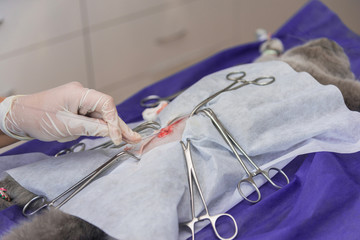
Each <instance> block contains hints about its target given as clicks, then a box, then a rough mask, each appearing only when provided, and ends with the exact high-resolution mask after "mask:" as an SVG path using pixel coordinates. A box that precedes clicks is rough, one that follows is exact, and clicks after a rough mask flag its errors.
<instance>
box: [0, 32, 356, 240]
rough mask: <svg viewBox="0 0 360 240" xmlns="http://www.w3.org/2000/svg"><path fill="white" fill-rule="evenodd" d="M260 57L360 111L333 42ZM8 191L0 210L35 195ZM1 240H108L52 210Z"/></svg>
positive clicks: (271, 49)
mask: <svg viewBox="0 0 360 240" xmlns="http://www.w3.org/2000/svg"><path fill="white" fill-rule="evenodd" d="M260 50H261V52H262V55H261V56H260V57H259V58H258V59H256V61H258V62H259V61H269V60H281V61H284V62H287V63H288V64H289V65H290V66H291V67H293V68H294V69H295V70H296V71H304V72H308V73H309V74H311V75H312V76H313V77H314V78H315V79H316V80H317V81H319V82H320V83H321V84H333V85H335V86H337V87H338V88H339V89H340V91H341V93H342V94H343V96H344V100H345V103H346V105H347V106H348V108H349V109H351V110H355V111H360V82H358V81H356V80H355V77H354V74H353V73H352V72H351V70H350V63H349V59H348V57H347V56H346V54H345V53H344V51H343V49H342V48H341V47H340V46H339V45H338V44H336V43H335V42H333V41H331V40H328V39H325V38H322V39H317V40H313V41H309V42H308V43H306V44H304V45H302V46H298V47H295V48H293V49H290V50H288V51H286V52H285V53H284V54H282V55H281V53H282V52H283V45H282V43H281V41H280V40H278V39H272V40H269V41H266V42H265V43H263V44H262V45H261V48H260ZM0 186H2V187H4V188H6V189H8V192H7V193H8V194H9V195H10V197H11V198H12V201H11V202H6V201H5V200H3V199H0V209H4V208H6V207H9V206H10V205H13V204H17V205H20V206H24V205H25V203H26V202H28V201H29V200H30V199H31V198H33V197H34V196H35V195H34V194H33V193H31V192H29V191H27V190H26V189H24V188H22V187H21V186H20V185H19V184H17V183H16V181H15V180H14V179H12V178H11V177H10V176H8V177H6V178H5V180H3V181H2V182H0ZM3 239H4V240H15V239H16V240H25V239H55V240H57V239H59V240H60V239H111V238H110V237H109V236H108V235H106V234H105V233H104V232H103V231H101V230H100V229H98V228H97V227H95V226H93V225H91V224H90V223H87V222H86V221H84V220H81V219H79V218H77V217H74V216H70V215H68V214H65V213H63V212H61V211H59V210H56V209H50V210H46V211H43V212H42V213H41V214H40V215H37V216H35V217H33V218H32V219H30V220H29V221H26V222H24V223H23V224H21V225H20V226H19V227H17V228H15V229H13V230H12V231H11V232H10V233H9V234H7V235H6V236H4V237H3Z"/></svg>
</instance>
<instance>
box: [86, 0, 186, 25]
mask: <svg viewBox="0 0 360 240" xmlns="http://www.w3.org/2000/svg"><path fill="white" fill-rule="evenodd" d="M185 2H189V0H105V1H99V0H86V7H87V10H88V17H89V25H90V26H93V25H98V24H102V23H104V22H105V24H106V22H108V23H109V21H127V20H128V19H134V18H137V17H141V16H144V15H148V14H152V13H153V12H154V11H161V10H163V9H164V8H167V7H169V5H171V4H181V3H185Z"/></svg>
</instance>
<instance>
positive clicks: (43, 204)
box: [22, 151, 140, 217]
mask: <svg viewBox="0 0 360 240" xmlns="http://www.w3.org/2000/svg"><path fill="white" fill-rule="evenodd" d="M124 155H129V156H130V157H132V158H135V159H137V160H140V159H139V158H138V157H136V156H135V155H134V154H132V153H130V152H127V151H121V152H119V153H117V154H116V155H115V156H113V157H112V158H110V159H109V160H108V161H106V162H105V163H104V164H102V165H101V166H100V167H98V168H97V169H95V170H94V171H93V172H91V173H90V174H88V175H87V176H86V177H84V178H83V179H81V180H80V181H78V182H77V183H75V184H74V185H73V186H71V187H70V188H68V189H67V190H66V191H64V192H63V193H61V194H60V195H59V196H57V197H55V198H54V199H53V200H51V201H50V202H48V201H47V198H46V197H45V196H43V195H39V196H36V197H34V198H32V199H31V200H30V201H29V202H27V203H26V205H25V206H24V208H23V210H22V213H23V215H24V216H26V217H28V216H31V215H33V214H35V213H37V212H39V211H40V210H42V209H44V208H47V207H51V206H54V207H55V208H57V209H58V208H60V207H61V206H63V205H64V204H65V203H67V202H68V201H69V200H70V199H71V198H73V197H74V196H75V195H76V194H77V193H79V192H80V191H81V190H82V189H84V188H85V187H86V186H87V185H89V184H90V183H91V182H92V181H93V180H94V179H95V178H96V177H97V176H99V175H100V174H101V173H103V172H104V171H105V170H106V169H108V168H109V167H110V166H112V165H113V164H114V163H116V162H118V161H119V159H120V158H121V157H122V156H124ZM65 196H67V197H66V198H65V199H64V200H62V201H61V202H60V203H59V204H58V205H56V206H55V204H56V202H57V201H59V200H61V199H62V198H64V197H65ZM39 201H40V202H39ZM37 203H39V205H40V206H38V205H37ZM32 207H35V209H33V210H32V209H31V208H32Z"/></svg>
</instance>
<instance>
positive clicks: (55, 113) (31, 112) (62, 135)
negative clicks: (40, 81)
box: [0, 82, 141, 145]
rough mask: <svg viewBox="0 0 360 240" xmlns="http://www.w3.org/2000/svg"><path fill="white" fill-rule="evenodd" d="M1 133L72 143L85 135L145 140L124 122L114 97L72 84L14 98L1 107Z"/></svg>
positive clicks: (118, 141) (19, 137)
mask: <svg viewBox="0 0 360 240" xmlns="http://www.w3.org/2000/svg"><path fill="white" fill-rule="evenodd" d="M0 117H1V122H0V124H1V130H2V131H3V132H4V133H5V134H7V135H9V136H11V137H14V138H17V139H20V140H27V139H32V138H36V139H39V140H43V141H54V140H57V141H70V140H74V139H76V138H77V137H79V136H81V135H86V136H103V137H105V136H109V137H110V138H111V139H112V141H113V142H114V143H115V144H117V145H118V144H120V143H121V140H122V139H123V140H124V141H126V142H129V143H134V142H138V141H140V140H141V136H140V135H139V134H138V133H135V132H133V131H132V130H131V129H130V128H129V127H128V126H127V125H126V124H125V123H124V121H122V120H121V119H120V118H119V116H118V114H117V111H116V107H115V103H114V100H113V99H112V97H110V96H108V95H106V94H103V93H101V92H98V91H95V90H93V89H87V88H84V87H83V86H82V85H81V84H80V83H77V82H72V83H68V84H65V85H62V86H60V87H57V88H53V89H50V90H47V91H44V92H40V93H36V94H32V95H24V96H21V95H20V96H12V97H8V98H6V99H5V100H4V101H3V102H2V103H1V104H0Z"/></svg>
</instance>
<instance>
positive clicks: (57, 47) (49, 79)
mask: <svg viewBox="0 0 360 240" xmlns="http://www.w3.org/2000/svg"><path fill="white" fill-rule="evenodd" d="M86 74H87V72H86V66H85V61H84V46H83V39H82V37H78V38H74V39H71V40H68V41H62V42H60V43H57V44H53V45H51V46H48V47H42V48H40V49H37V50H34V51H30V52H27V53H24V54H21V55H19V56H16V57H12V58H8V59H5V60H0V85H1V86H4V87H6V88H7V89H11V90H13V93H15V94H28V93H34V92H38V91H41V90H45V89H49V88H53V87H56V86H58V85H61V84H64V83H67V82H71V81H79V82H81V83H82V84H84V85H87V76H86Z"/></svg>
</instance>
